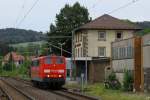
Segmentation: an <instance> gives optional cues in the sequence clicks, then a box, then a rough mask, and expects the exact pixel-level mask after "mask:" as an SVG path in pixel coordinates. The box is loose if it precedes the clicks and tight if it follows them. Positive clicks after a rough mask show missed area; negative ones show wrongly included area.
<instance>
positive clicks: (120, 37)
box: [116, 32, 123, 40]
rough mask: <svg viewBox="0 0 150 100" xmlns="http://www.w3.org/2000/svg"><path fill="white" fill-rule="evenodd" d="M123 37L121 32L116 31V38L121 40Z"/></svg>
mask: <svg viewBox="0 0 150 100" xmlns="http://www.w3.org/2000/svg"><path fill="white" fill-rule="evenodd" d="M122 38H123V34H122V32H117V33H116V40H121V39H122Z"/></svg>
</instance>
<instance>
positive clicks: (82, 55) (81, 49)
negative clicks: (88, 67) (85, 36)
mask: <svg viewBox="0 0 150 100" xmlns="http://www.w3.org/2000/svg"><path fill="white" fill-rule="evenodd" d="M81 57H83V48H82V47H81Z"/></svg>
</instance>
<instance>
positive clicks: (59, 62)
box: [56, 57, 64, 64]
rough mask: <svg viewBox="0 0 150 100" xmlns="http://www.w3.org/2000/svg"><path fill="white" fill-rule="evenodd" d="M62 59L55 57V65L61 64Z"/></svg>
mask: <svg viewBox="0 0 150 100" xmlns="http://www.w3.org/2000/svg"><path fill="white" fill-rule="evenodd" d="M63 63H64V62H63V58H62V57H56V64H63Z"/></svg>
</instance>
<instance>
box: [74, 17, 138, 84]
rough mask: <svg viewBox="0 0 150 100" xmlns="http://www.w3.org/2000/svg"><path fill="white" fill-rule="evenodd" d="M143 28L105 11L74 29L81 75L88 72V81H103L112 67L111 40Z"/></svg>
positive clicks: (77, 64)
mask: <svg viewBox="0 0 150 100" xmlns="http://www.w3.org/2000/svg"><path fill="white" fill-rule="evenodd" d="M139 30H141V28H139V27H138V26H136V25H134V24H132V23H129V22H127V21H124V20H121V19H118V18H115V17H112V16H110V15H107V14H104V15H102V16H100V17H98V18H96V19H95V20H93V21H91V22H89V23H87V24H85V25H82V26H81V27H79V28H77V29H76V30H74V34H73V36H74V39H73V48H72V50H73V53H74V59H75V61H76V70H77V78H78V79H79V80H80V77H81V73H84V74H85V73H86V65H87V76H88V77H87V78H88V81H89V82H91V83H93V82H103V81H104V79H105V70H106V69H107V68H108V69H109V67H110V60H111V42H114V41H119V40H122V39H127V38H131V37H133V36H134V35H135V32H137V31H139Z"/></svg>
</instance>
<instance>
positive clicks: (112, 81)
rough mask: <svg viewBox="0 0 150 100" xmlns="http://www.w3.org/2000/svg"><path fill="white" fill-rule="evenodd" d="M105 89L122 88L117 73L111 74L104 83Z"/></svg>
mask: <svg viewBox="0 0 150 100" xmlns="http://www.w3.org/2000/svg"><path fill="white" fill-rule="evenodd" d="M104 85H105V88H107V89H120V88H121V84H120V82H119V81H118V79H117V78H116V74H115V73H111V74H110V75H109V76H108V78H107V80H106V81H105V83H104Z"/></svg>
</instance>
